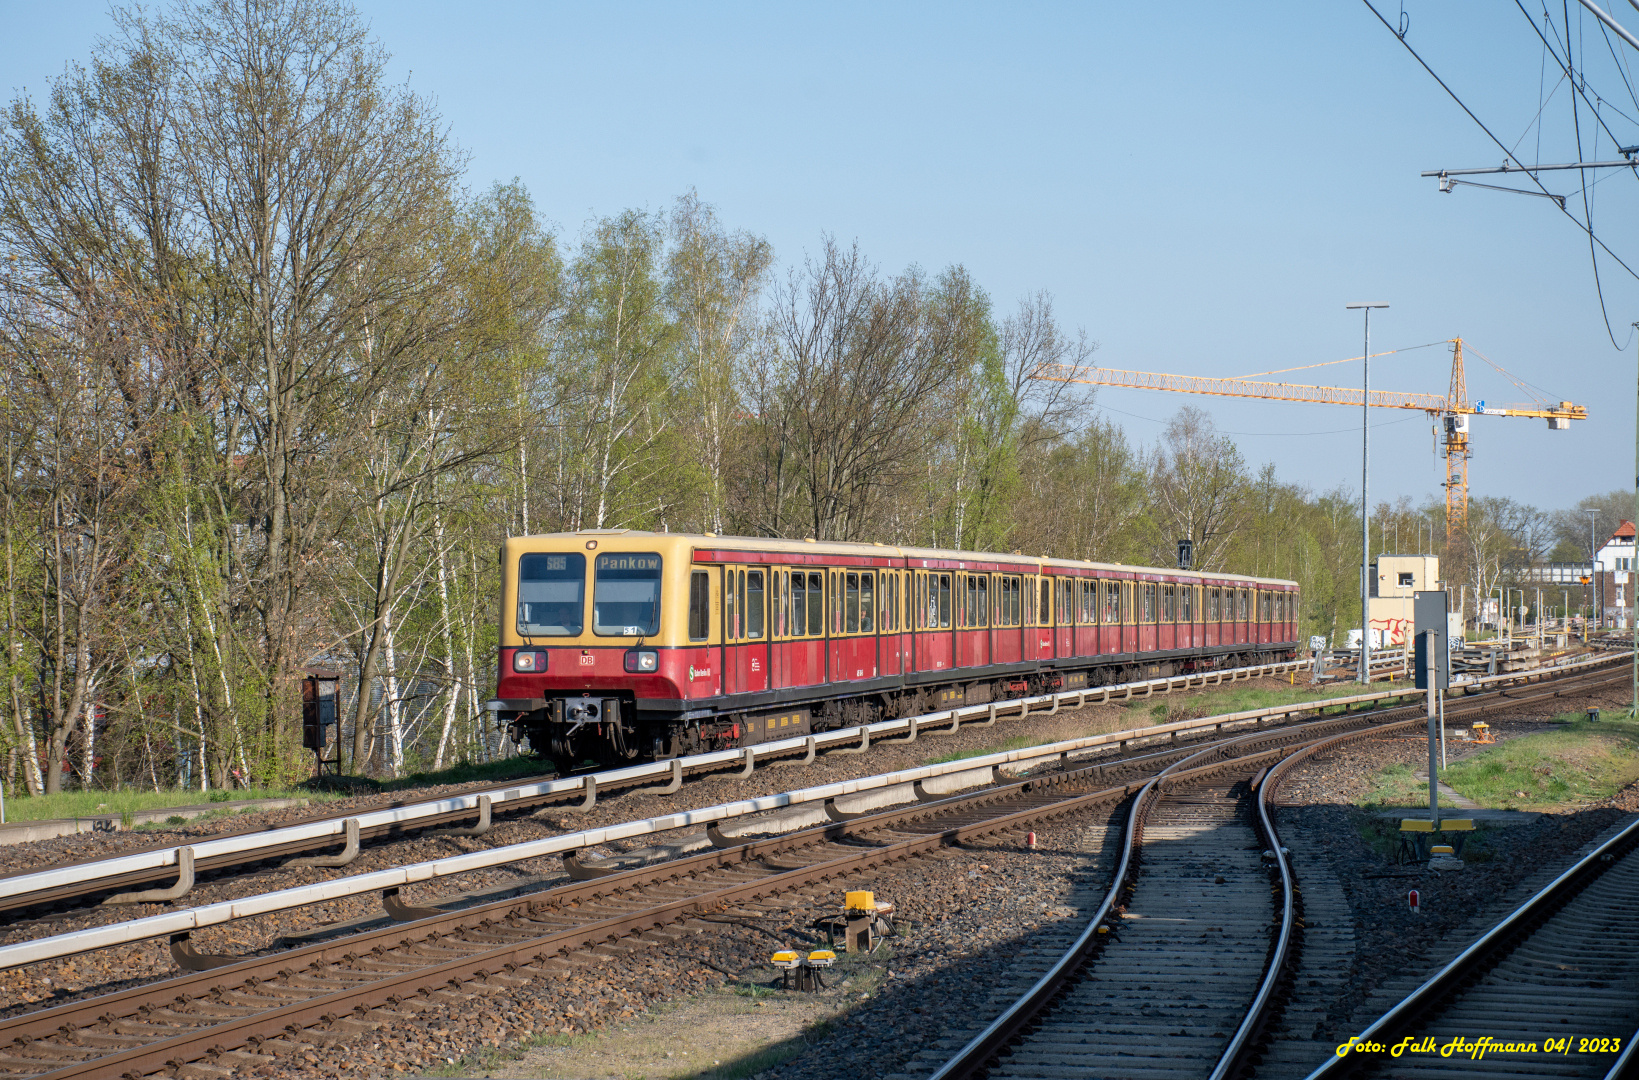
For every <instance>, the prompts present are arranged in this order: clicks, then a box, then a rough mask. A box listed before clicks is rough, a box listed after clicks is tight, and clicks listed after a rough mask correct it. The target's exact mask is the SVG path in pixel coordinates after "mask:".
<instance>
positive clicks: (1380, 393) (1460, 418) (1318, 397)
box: [1030, 338, 1588, 543]
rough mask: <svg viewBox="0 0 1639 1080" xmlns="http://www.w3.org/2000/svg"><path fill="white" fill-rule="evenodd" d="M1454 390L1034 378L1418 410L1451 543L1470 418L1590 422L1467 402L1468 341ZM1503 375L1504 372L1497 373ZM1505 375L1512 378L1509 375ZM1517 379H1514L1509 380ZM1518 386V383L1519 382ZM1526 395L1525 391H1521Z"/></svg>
mask: <svg viewBox="0 0 1639 1080" xmlns="http://www.w3.org/2000/svg"><path fill="white" fill-rule="evenodd" d="M1451 345H1452V350H1451V386H1450V389H1449V391H1448V392H1447V393H1446V394H1445V396H1443V397H1442V396H1441V395H1439V394H1412V393H1400V392H1398V391H1393V390H1373V391H1372V392H1371V396H1370V398H1369V399H1367V398H1365V395H1364V392H1363V391H1362V390H1361V389H1359V388H1357V387H1346V386H1309V385H1306V384H1303V383H1278V382H1258V381H1256V380H1253V379H1233V378H1212V377H1210V376H1201V375H1167V374H1163V373H1161V372H1158V371H1123V370H1120V369H1118V368H1101V367H1076V366H1074V365H1071V364H1044V365H1042V366H1041V367H1039V368H1037V369H1036V370H1035V371H1034V372H1032V373H1031V376H1030V377H1031V378H1032V379H1044V380H1047V381H1050V382H1073V383H1086V384H1088V385H1091V386H1120V387H1125V388H1127V389H1129V390H1170V391H1174V392H1177V393H1181V394H1209V395H1215V396H1218V397H1242V398H1259V399H1262V400H1265V401H1301V402H1309V403H1312V404H1321V405H1361V404H1365V405H1370V406H1374V407H1376V408H1382V409H1416V410H1420V411H1422V412H1425V413H1427V414H1428V415H1429V416H1430V417H1435V418H1438V419H1439V420H1440V421H1441V423H1442V426H1443V428H1444V436H1445V455H1446V469H1445V480H1444V481H1442V483H1441V486H1442V487H1444V488H1445V495H1446V542H1447V543H1450V542H1451V541H1452V539H1453V538H1454V537H1455V536H1456V535H1457V534H1458V533H1460V532H1462V531H1463V530H1464V529H1465V528H1466V527H1467V525H1468V460H1469V458H1470V457H1472V456H1473V455H1472V451H1470V449H1469V445H1468V418H1469V417H1470V416H1476V415H1483V416H1524V417H1531V418H1534V419H1539V420H1546V421H1548V428H1549V430H1552V431H1564V430H1566V429H1567V428H1569V427H1570V426H1571V421H1572V420H1586V419H1587V418H1588V410H1587V408H1586V407H1585V406H1582V405H1573V404H1572V403H1571V402H1569V401H1561V402H1557V403H1555V402H1547V401H1533V402H1528V403H1526V404H1523V405H1503V406H1496V405H1487V404H1486V403H1485V402H1483V401H1479V402H1470V401H1469V400H1468V385H1467V381H1466V378H1465V376H1464V374H1463V339H1462V338H1452V339H1451ZM1498 370H1501V369H1498ZM1503 374H1505V375H1506V374H1507V372H1504V373H1503ZM1509 377H1510V378H1512V376H1509ZM1515 383H1516V385H1519V384H1518V380H1515ZM1522 389H1523V387H1522Z"/></svg>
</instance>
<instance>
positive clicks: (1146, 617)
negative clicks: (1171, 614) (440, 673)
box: [1135, 581, 1160, 652]
mask: <svg viewBox="0 0 1639 1080" xmlns="http://www.w3.org/2000/svg"><path fill="white" fill-rule="evenodd" d="M1135 584H1136V585H1137V588H1138V596H1139V600H1138V651H1139V652H1154V651H1155V648H1156V646H1155V625H1156V614H1157V610H1158V608H1159V607H1160V597H1158V596H1157V595H1156V590H1155V582H1153V581H1140V582H1136V583H1135Z"/></svg>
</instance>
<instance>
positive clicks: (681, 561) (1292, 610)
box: [489, 530, 1298, 771]
mask: <svg viewBox="0 0 1639 1080" xmlns="http://www.w3.org/2000/svg"><path fill="white" fill-rule="evenodd" d="M501 566H502V575H501V576H502V592H501V627H500V671H499V679H498V682H497V696H496V699H495V700H494V701H491V702H490V703H489V708H490V709H491V710H492V711H494V712H495V713H496V714H497V719H498V721H499V722H500V723H502V724H505V725H510V730H511V733H512V735H513V737H514V739H516V740H518V741H520V742H521V741H522V740H523V739H525V738H527V739H528V740H529V745H530V748H531V749H532V750H534V751H535V752H536V753H539V754H542V755H544V756H548V757H550V758H552V759H553V761H554V762H555V763H556V764H557V766H558V768H559V770H560V771H567V770H568V769H569V768H570V767H571V766H573V765H577V764H580V763H581V762H583V761H585V760H587V759H593V760H596V761H598V762H600V763H603V764H615V763H619V762H622V761H630V760H634V759H637V758H640V757H669V756H673V755H677V754H684V753H695V752H699V751H702V750H709V749H718V748H722V747H730V746H745V745H750V744H754V743H758V742H761V741H763V740H765V739H772V738H784V737H787V736H792V735H804V734H807V733H809V732H811V731H823V730H827V729H830V728H834V727H840V726H847V725H851V724H857V723H862V722H867V721H873V720H880V719H885V718H891V717H896V716H914V715H918V714H921V713H925V712H930V711H934V710H937V709H939V708H942V707H949V706H951V705H960V704H969V705H971V704H978V703H982V702H987V701H991V700H997V699H1003V698H1012V697H1018V696H1021V695H1025V694H1036V693H1045V692H1048V691H1054V690H1075V689H1078V688H1082V687H1088V686H1099V685H1103V684H1106V683H1113V682H1122V681H1127V680H1130V679H1135V678H1157V677H1160V676H1164V675H1173V674H1181V673H1185V672H1192V671H1201V670H1209V669H1212V668H1216V667H1235V666H1240V665H1243V664H1247V663H1255V662H1258V661H1263V660H1276V659H1289V658H1291V657H1294V656H1296V655H1297V618H1298V587H1297V583H1296V582H1292V581H1278V580H1270V579H1265V578H1249V577H1238V576H1235V575H1231V574H1218V573H1200V572H1193V571H1187V570H1161V569H1154V568H1150V567H1142V566H1117V565H1111V564H1105V563H1094V562H1077V561H1074V560H1068V559H1040V558H1028V557H1024V556H1020V555H997V554H991V553H984V552H973V551H937V550H933V549H927V548H905V547H893V546H886V545H881V544H858V543H828V542H819V543H816V542H814V541H792V540H770V539H759V538H752V537H729V536H712V535H709V534H708V535H704V536H689V535H682V534H674V533H649V532H637V531H632V530H607V531H589V532H577V533H557V534H551V535H545V536H521V537H514V538H512V539H509V540H507V541H506V543H505V545H504V546H503V547H502V550H501Z"/></svg>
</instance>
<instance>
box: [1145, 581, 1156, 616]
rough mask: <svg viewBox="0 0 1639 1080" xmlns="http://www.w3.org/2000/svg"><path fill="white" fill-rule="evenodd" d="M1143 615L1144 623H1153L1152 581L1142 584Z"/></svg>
mask: <svg viewBox="0 0 1639 1080" xmlns="http://www.w3.org/2000/svg"><path fill="white" fill-rule="evenodd" d="M1143 613H1144V616H1143V621H1144V622H1146V623H1152V622H1154V621H1155V582H1153V581H1146V582H1144V606H1143Z"/></svg>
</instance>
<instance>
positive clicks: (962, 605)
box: [955, 574, 990, 668]
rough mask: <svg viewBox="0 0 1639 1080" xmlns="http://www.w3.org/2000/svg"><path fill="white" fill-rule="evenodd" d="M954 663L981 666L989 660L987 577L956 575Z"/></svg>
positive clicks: (988, 586)
mask: <svg viewBox="0 0 1639 1080" xmlns="http://www.w3.org/2000/svg"><path fill="white" fill-rule="evenodd" d="M955 584H956V592H957V604H956V666H957V667H963V668H973V667H982V666H983V665H985V664H986V663H988V662H989V657H988V655H987V654H988V653H989V649H988V648H987V646H988V645H989V643H990V578H989V576H988V575H985V574H957V575H956V582H955Z"/></svg>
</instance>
